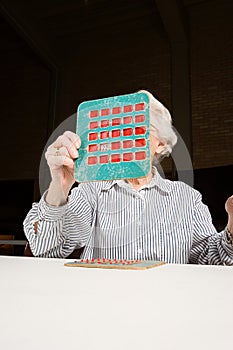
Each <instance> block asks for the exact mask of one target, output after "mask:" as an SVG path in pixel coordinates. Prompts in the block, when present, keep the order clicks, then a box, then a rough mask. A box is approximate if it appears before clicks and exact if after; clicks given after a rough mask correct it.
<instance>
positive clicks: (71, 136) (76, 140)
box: [64, 130, 81, 149]
mask: <svg viewBox="0 0 233 350" xmlns="http://www.w3.org/2000/svg"><path fill="white" fill-rule="evenodd" d="M64 135H65V136H66V137H68V139H70V141H71V142H72V143H73V145H74V146H75V147H76V148H77V149H79V148H80V146H81V139H80V137H79V135H77V134H75V133H74V132H72V131H68V130H67V131H65V132H64Z"/></svg>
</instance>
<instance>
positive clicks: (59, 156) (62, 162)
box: [45, 131, 81, 191]
mask: <svg viewBox="0 0 233 350" xmlns="http://www.w3.org/2000/svg"><path fill="white" fill-rule="evenodd" d="M80 145H81V140H80V138H79V136H78V135H76V134H75V133H73V132H71V131H65V132H64V134H63V135H61V136H59V137H58V138H57V139H56V141H55V142H54V143H52V144H51V145H50V146H49V147H48V149H47V151H46V153H45V158H46V160H47V163H48V166H49V168H50V173H51V177H52V183H53V184H56V185H57V186H58V187H61V188H63V189H64V190H65V191H67V190H70V188H71V187H72V185H73V184H74V182H75V179H74V160H75V159H76V158H78V149H79V147H80Z"/></svg>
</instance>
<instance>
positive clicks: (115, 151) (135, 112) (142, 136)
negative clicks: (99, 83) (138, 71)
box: [74, 92, 151, 182]
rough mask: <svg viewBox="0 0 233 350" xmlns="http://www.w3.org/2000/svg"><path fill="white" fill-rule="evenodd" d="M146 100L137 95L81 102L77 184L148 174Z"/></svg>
mask: <svg viewBox="0 0 233 350" xmlns="http://www.w3.org/2000/svg"><path fill="white" fill-rule="evenodd" d="M149 129H150V115H149V97H148V95H147V94H146V93H143V92H138V93H134V94H129V95H122V96H115V97H108V98H102V99H99V100H93V101H87V102H83V103H81V104H80V105H79V107H78V112H77V128H76V133H77V134H78V135H79V136H80V138H81V147H80V149H79V157H78V158H77V160H76V161H75V169H74V176H75V179H76V181H78V182H86V181H100V180H113V179H129V178H139V177H143V176H146V175H148V173H149V172H150V167H151V161H150V130H149Z"/></svg>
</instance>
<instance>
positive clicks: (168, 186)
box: [102, 167, 172, 193]
mask: <svg viewBox="0 0 233 350" xmlns="http://www.w3.org/2000/svg"><path fill="white" fill-rule="evenodd" d="M152 173H153V177H152V179H151V181H150V183H149V184H147V185H145V186H143V188H152V187H155V186H156V187H158V188H159V189H160V190H162V191H163V192H166V193H168V192H170V191H171V190H172V183H171V181H169V180H166V179H163V178H162V176H161V175H160V174H159V172H158V170H157V169H156V167H153V168H152ZM115 185H118V186H119V187H128V185H127V183H126V182H125V181H124V180H113V181H105V184H104V185H103V188H102V190H104V191H108V190H110V189H111V188H112V187H113V186H115Z"/></svg>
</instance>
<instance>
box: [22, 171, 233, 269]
mask: <svg viewBox="0 0 233 350" xmlns="http://www.w3.org/2000/svg"><path fill="white" fill-rule="evenodd" d="M35 223H36V226H37V230H36V232H35ZM24 230H25V234H26V236H27V238H28V240H29V244H30V247H31V250H32V252H33V254H34V255H35V256H41V257H66V256H68V255H69V254H70V253H71V252H72V251H73V250H74V249H75V248H78V247H83V246H85V248H84V251H83V253H82V258H84V259H86V258H89V259H91V258H109V259H142V260H160V261H165V262H168V263H199V264H224V265H233V246H232V244H231V243H230V242H229V240H228V236H227V233H226V231H222V232H220V233H218V232H217V231H216V229H215V227H214V226H213V224H212V219H211V215H210V213H209V210H208V207H207V206H206V205H204V204H203V202H202V198H201V194H200V193H199V192H198V191H196V190H194V189H193V188H191V187H190V186H188V185H186V184H185V183H182V182H179V181H169V180H165V179H163V178H162V177H161V176H160V175H159V173H158V172H157V171H155V174H154V176H153V178H152V180H151V182H150V183H149V184H147V185H144V186H142V187H141V188H140V189H139V190H138V191H136V190H134V189H133V188H132V186H131V185H130V184H129V183H127V182H126V181H124V180H116V181H103V182H90V183H85V184H80V185H79V186H78V187H76V188H74V189H73V190H72V191H71V194H70V196H69V198H68V203H67V204H65V205H64V206H61V207H54V206H50V205H48V204H47V203H46V202H45V200H44V196H42V198H41V200H40V202H39V203H34V204H33V206H32V209H31V210H30V211H29V213H28V215H27V217H26V219H25V221H24Z"/></svg>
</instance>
